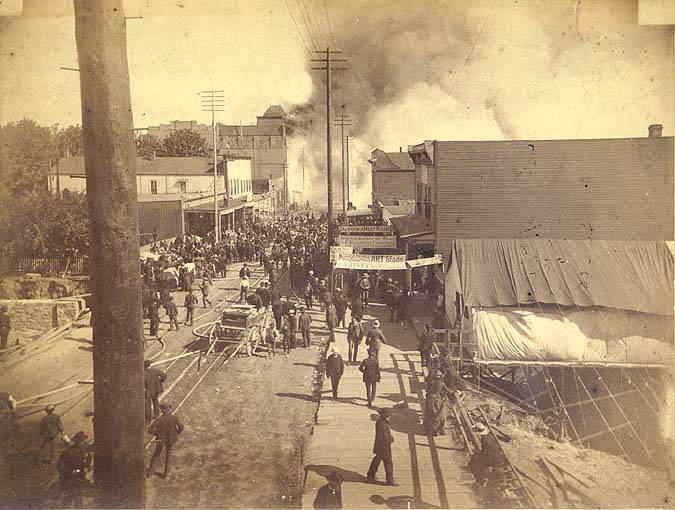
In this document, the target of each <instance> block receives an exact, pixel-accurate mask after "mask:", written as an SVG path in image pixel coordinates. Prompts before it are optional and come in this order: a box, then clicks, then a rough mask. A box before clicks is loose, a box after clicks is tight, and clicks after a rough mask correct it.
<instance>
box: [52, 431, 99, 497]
mask: <svg viewBox="0 0 675 510" xmlns="http://www.w3.org/2000/svg"><path fill="white" fill-rule="evenodd" d="M87 439H88V436H87V434H85V433H84V432H82V431H79V432H78V433H77V434H75V435H74V436H73V443H72V444H71V445H70V446H68V448H66V449H65V450H63V453H61V456H60V457H59V461H58V463H57V464H56V469H57V470H58V471H59V481H60V483H61V488H62V489H63V508H82V488H83V486H84V481H85V477H86V476H87V469H89V466H90V465H91V454H90V453H89V445H88V444H87Z"/></svg>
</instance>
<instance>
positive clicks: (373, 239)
mask: <svg viewBox="0 0 675 510" xmlns="http://www.w3.org/2000/svg"><path fill="white" fill-rule="evenodd" d="M338 244H339V245H340V246H352V247H354V248H396V236H345V235H341V236H340V237H338Z"/></svg>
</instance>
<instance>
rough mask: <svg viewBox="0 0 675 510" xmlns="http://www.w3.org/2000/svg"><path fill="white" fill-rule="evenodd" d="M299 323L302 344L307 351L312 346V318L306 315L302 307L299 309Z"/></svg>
mask: <svg viewBox="0 0 675 510" xmlns="http://www.w3.org/2000/svg"><path fill="white" fill-rule="evenodd" d="M299 323H300V332H301V333H302V342H303V343H304V344H305V348H307V349H309V347H310V345H312V316H311V315H309V313H307V311H306V310H305V307H304V306H301V307H300V319H299Z"/></svg>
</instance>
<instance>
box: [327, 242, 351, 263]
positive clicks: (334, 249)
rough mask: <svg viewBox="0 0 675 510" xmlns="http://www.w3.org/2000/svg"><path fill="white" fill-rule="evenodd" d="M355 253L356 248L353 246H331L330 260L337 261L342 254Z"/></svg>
mask: <svg viewBox="0 0 675 510" xmlns="http://www.w3.org/2000/svg"><path fill="white" fill-rule="evenodd" d="M352 253H354V248H353V247H351V246H331V247H330V261H331V264H333V263H335V261H336V260H337V258H338V256H340V255H351V254H352Z"/></svg>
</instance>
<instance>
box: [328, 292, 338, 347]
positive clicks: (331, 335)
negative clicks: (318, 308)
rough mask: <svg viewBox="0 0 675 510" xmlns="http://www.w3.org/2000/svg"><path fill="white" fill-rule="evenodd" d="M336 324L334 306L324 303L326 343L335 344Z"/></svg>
mask: <svg viewBox="0 0 675 510" xmlns="http://www.w3.org/2000/svg"><path fill="white" fill-rule="evenodd" d="M336 324H337V313H336V312H335V306H334V305H333V303H331V302H330V301H329V302H328V303H326V327H327V328H328V342H335V325H336Z"/></svg>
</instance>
